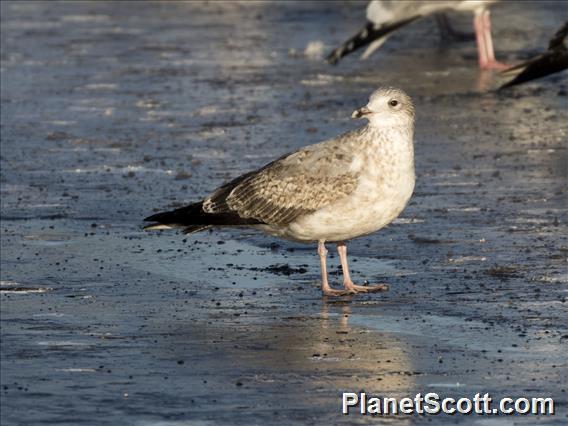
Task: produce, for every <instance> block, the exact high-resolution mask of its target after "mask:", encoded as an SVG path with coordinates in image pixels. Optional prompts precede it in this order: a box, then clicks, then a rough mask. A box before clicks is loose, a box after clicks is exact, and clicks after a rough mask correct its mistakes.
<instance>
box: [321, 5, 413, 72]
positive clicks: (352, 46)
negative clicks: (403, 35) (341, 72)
mask: <svg viewBox="0 0 568 426" xmlns="http://www.w3.org/2000/svg"><path fill="white" fill-rule="evenodd" d="M418 18H420V15H417V16H413V17H411V18H407V19H403V20H400V21H396V22H390V23H386V24H382V25H379V26H377V25H375V24H373V23H372V22H368V23H367V25H365V26H364V27H363V28H362V29H361V30H360V31H359V32H358V33H357V34H355V35H354V36H353V37H351V38H350V39H349V40H347V41H345V42H344V43H343V44H342V45H341V46H339V47H338V48H336V49H334V50H333V51H332V52H331V53H330V54H329V55H328V56H327V58H326V59H327V62H329V63H330V64H332V65H335V64H336V63H337V62H339V60H340V59H341V58H343V57H344V56H347V55H349V54H350V53H352V52H354V51H356V50H358V49H360V48H361V47H363V46H367V45H368V44H371V43H372V45H371V46H369V48H368V49H367V51H366V52H365V53H364V55H363V57H365V58H366V57H368V56H369V55H370V54H371V53H372V52H373V51H374V50H375V49H377V48H378V47H379V46H380V45H381V44H383V43H384V42H385V41H386V39H387V37H388V36H389V35H390V34H391V33H392V32H393V31H396V30H398V29H399V28H401V27H403V26H405V25H407V24H410V23H411V22H413V21H415V20H417V19H418Z"/></svg>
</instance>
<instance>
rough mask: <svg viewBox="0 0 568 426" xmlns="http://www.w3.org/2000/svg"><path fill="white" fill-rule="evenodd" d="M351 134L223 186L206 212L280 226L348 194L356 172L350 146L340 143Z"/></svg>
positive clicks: (318, 145)
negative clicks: (235, 215)
mask: <svg viewBox="0 0 568 426" xmlns="http://www.w3.org/2000/svg"><path fill="white" fill-rule="evenodd" d="M352 133H353V132H350V134H345V135H342V136H340V137H338V138H336V139H332V140H331V141H327V142H324V143H321V144H317V145H312V146H309V147H307V148H304V149H301V150H299V151H296V152H294V153H292V154H289V155H286V156H284V157H282V158H280V159H278V160H276V161H274V162H272V163H270V164H268V165H266V166H264V167H263V168H262V169H259V170H257V171H254V172H250V173H248V174H245V175H243V176H241V177H239V178H237V179H235V180H233V181H231V182H229V183H227V184H225V185H223V186H222V187H220V188H219V189H218V190H217V191H215V192H214V193H213V194H212V195H211V196H210V197H208V198H207V199H205V201H204V203H203V209H204V211H206V212H208V213H221V212H228V211H231V212H236V213H238V214H239V216H240V217H242V218H254V219H257V220H260V221H262V222H264V223H267V224H275V225H281V224H286V223H290V222H292V221H293V220H294V219H296V218H297V217H298V216H301V215H305V214H308V213H311V212H314V211H316V210H318V209H321V208H323V207H325V206H327V205H329V204H331V203H333V202H335V201H337V200H339V199H341V198H343V197H345V196H347V195H349V194H350V193H351V192H353V191H354V190H355V188H356V187H357V181H358V174H356V173H352V172H350V171H349V165H350V164H351V161H352V158H353V157H352V154H351V152H352V149H351V148H352V147H350V146H349V144H344V143H342V142H343V141H344V138H349V137H352V136H353V134H352Z"/></svg>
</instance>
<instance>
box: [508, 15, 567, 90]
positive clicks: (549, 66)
mask: <svg viewBox="0 0 568 426" xmlns="http://www.w3.org/2000/svg"><path fill="white" fill-rule="evenodd" d="M567 35H568V22H565V23H564V25H563V26H562V27H561V28H560V29H559V30H558V31H557V32H556V33H555V34H554V37H553V38H552V39H551V40H550V41H549V43H548V50H547V51H546V52H544V53H543V54H541V55H539V56H537V57H535V58H532V59H529V60H528V61H525V62H523V63H521V64H518V65H515V66H514V67H511V68H509V69H508V70H505V71H504V74H510V73H513V72H517V71H520V73H519V74H517V76H516V77H515V78H513V79H512V80H511V81H509V82H507V83H505V84H504V85H503V86H501V87H500V88H499V90H501V89H505V88H507V87H511V86H515V85H517V84H521V83H526V82H527V81H531V80H536V79H537V78H541V77H546V76H547V75H550V74H554V73H557V72H560V71H564V70H565V69H568V48H567V47H566V36H567Z"/></svg>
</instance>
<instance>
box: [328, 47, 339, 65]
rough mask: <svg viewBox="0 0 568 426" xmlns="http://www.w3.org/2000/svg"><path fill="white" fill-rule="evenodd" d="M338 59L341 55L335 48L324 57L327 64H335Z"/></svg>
mask: <svg viewBox="0 0 568 426" xmlns="http://www.w3.org/2000/svg"><path fill="white" fill-rule="evenodd" d="M340 59H341V56H340V55H338V54H337V49H335V50H334V51H333V52H331V53H330V54H329V55H327V57H326V58H325V60H326V61H327V63H328V64H329V65H337V63H338V62H339V60H340Z"/></svg>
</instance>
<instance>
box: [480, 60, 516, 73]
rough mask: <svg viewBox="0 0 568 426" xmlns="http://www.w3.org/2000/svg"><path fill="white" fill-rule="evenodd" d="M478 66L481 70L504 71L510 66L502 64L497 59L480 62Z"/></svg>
mask: <svg viewBox="0 0 568 426" xmlns="http://www.w3.org/2000/svg"><path fill="white" fill-rule="evenodd" d="M479 67H480V68H481V69H482V70H495V71H504V70H506V69H509V68H511V66H510V65H507V64H504V63H503V62H499V61H488V62H485V63H483V64H480V65H479Z"/></svg>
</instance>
